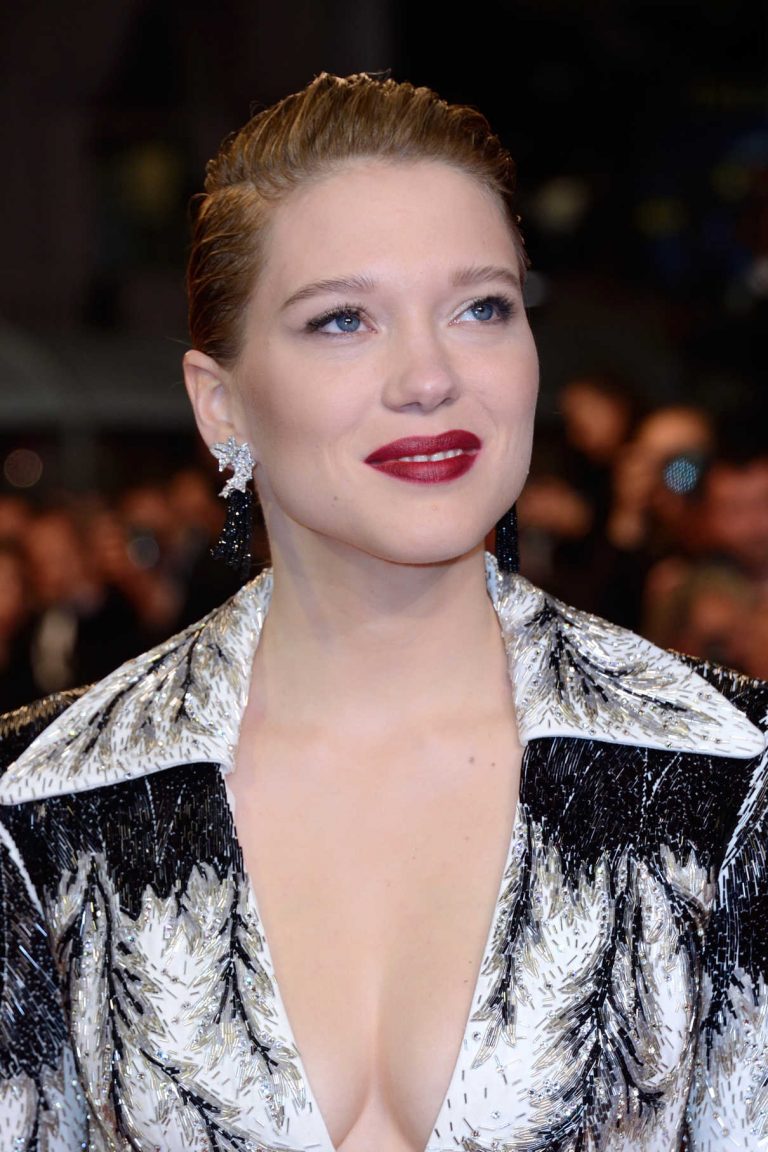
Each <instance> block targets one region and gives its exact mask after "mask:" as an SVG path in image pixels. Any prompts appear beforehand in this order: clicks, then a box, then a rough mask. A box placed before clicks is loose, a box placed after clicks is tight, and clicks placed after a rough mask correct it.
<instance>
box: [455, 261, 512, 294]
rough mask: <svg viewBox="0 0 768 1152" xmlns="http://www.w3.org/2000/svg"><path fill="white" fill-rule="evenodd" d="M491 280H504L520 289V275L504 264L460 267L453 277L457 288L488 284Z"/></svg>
mask: <svg viewBox="0 0 768 1152" xmlns="http://www.w3.org/2000/svg"><path fill="white" fill-rule="evenodd" d="M489 280H504V281H506V283H507V284H509V285H511V287H513V288H517V289H520V288H521V284H520V277H519V276H518V275H517V273H516V272H513V271H512V269H511V268H505V267H504V266H503V265H496V264H483V265H480V266H479V267H476V266H474V265H473V266H472V267H470V268H460V269H459V270H458V272H457V273H456V274H455V276H454V277H453V283H454V285H455V287H456V288H464V287H467V286H470V285H472V284H487V283H488V281H489Z"/></svg>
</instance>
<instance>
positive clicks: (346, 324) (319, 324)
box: [307, 308, 362, 336]
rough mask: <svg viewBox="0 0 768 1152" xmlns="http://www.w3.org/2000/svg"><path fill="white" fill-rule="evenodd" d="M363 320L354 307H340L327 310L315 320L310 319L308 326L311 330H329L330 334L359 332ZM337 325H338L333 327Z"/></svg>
mask: <svg viewBox="0 0 768 1152" xmlns="http://www.w3.org/2000/svg"><path fill="white" fill-rule="evenodd" d="M361 323H362V321H361V319H360V313H359V312H356V311H355V310H354V309H352V308H338V309H337V310H336V311H335V312H325V313H324V314H323V315H322V316H318V317H317V319H315V320H310V321H309V324H308V325H307V327H308V328H309V330H310V332H323V331H325V332H328V333H329V334H330V335H332V336H334V335H338V334H340V333H349V332H357V331H358V330H359V328H360V325H361ZM332 325H336V327H335V328H334V327H332Z"/></svg>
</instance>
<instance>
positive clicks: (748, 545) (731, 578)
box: [643, 406, 768, 677]
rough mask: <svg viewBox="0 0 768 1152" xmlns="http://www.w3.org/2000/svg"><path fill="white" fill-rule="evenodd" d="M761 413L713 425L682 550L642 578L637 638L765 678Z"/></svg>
mask: <svg viewBox="0 0 768 1152" xmlns="http://www.w3.org/2000/svg"><path fill="white" fill-rule="evenodd" d="M765 429H766V413H765V411H764V410H763V409H762V407H757V408H750V407H748V406H744V407H743V408H740V409H739V410H738V411H737V412H736V413H725V414H723V415H722V416H721V418H720V420H719V421H718V429H717V446H716V448H715V452H714V455H713V456H712V458H711V459H710V460H709V461H708V463H707V464H706V466H705V468H704V469H703V472H702V475H701V479H700V481H699V484H698V486H697V488H696V491H695V494H694V500H693V502H692V504H691V506H690V507H689V513H690V515H689V526H688V533H687V537H686V535H685V533H683V532H682V531H681V532H680V538H681V541H683V542H685V541H686V540H687V542H688V543H689V544H691V542H693V546H690V547H688V549H686V548H685V547H681V548H679V549H678V551H677V553H672V554H670V555H669V556H667V557H666V558H665V559H664V560H661V561H660V562H659V563H658V564H656V565H655V566H654V567H653V568H652V569H651V571H650V572H649V573H648V577H647V581H646V589H645V602H644V624H643V631H644V633H645V634H646V635H648V636H649V638H650V639H652V640H654V641H655V642H656V643H660V644H665V645H668V646H671V647H678V648H680V650H681V651H684V652H686V653H688V654H690V655H695V656H702V657H705V658H707V659H712V660H719V661H720V662H722V663H725V664H729V665H730V666H731V667H734V668H737V669H738V670H739V671H742V672H747V673H749V674H750V675H753V676H759V677H765V676H766V675H768V443H767V442H766V434H765Z"/></svg>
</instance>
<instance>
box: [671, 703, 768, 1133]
mask: <svg viewBox="0 0 768 1152" xmlns="http://www.w3.org/2000/svg"><path fill="white" fill-rule="evenodd" d="M764 716H765V714H764V713H763V715H762V716H761V717H760V719H761V720H762V726H763V727H764V725H765V718H764ZM756 719H757V718H756ZM687 1122H688V1144H687V1147H689V1148H690V1150H691V1152H716V1150H717V1152H723V1150H725V1149H728V1148H733V1149H742V1150H746V1152H758V1149H759V1150H761V1152H765V1150H766V1149H768V756H766V755H765V754H764V755H763V757H762V759H761V760H760V761H759V763H758V764H757V765H756V768H755V771H754V773H753V776H752V779H751V783H750V786H749V790H748V792H747V795H746V798H745V800H744V802H743V803H742V805H741V809H740V812H739V818H738V821H737V824H736V827H735V829H734V830H733V833H732V835H731V837H730V842H729V844H728V848H727V851H726V854H725V857H724V860H723V864H722V867H721V869H720V874H719V882H718V890H717V897H716V902H715V906H714V909H713V913H712V916H711V919H710V922H709V925H708V929H707V936H706V941H705V947H704V953H703V972H702V1001H701V1013H700V1017H699V1029H698V1037H697V1053H696V1059H695V1062H694V1074H693V1081H692V1085H691V1092H690V1096H689V1104H688V1119H687Z"/></svg>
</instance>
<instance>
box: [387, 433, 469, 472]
mask: <svg viewBox="0 0 768 1152" xmlns="http://www.w3.org/2000/svg"><path fill="white" fill-rule="evenodd" d="M481 448H482V441H481V440H479V439H478V437H477V436H475V434H474V432H465V431H464V430H463V429H461V428H459V429H452V430H451V431H450V432H442V433H441V434H440V435H439V436H404V437H403V438H402V439H401V440H393V441H392V442H391V443H390V444H382V446H381V448H377V449H376V450H375V451H374V452H371V454H370V456H366V458H365V463H366V464H386V463H388V462H389V461H394V460H402V458H403V457H404V456H434V454H435V453H436V452H457V451H458V452H473V453H474V452H479V451H480V449H481Z"/></svg>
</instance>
